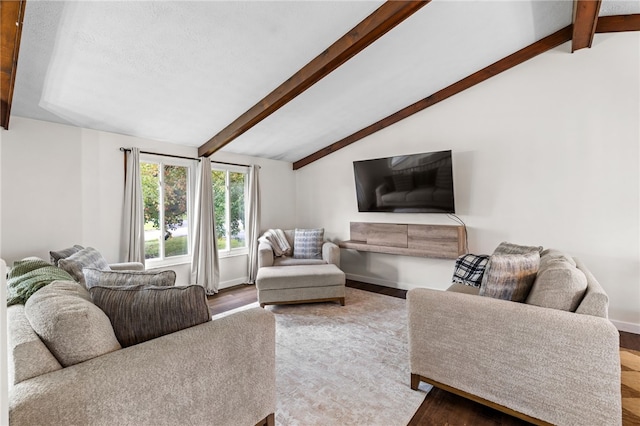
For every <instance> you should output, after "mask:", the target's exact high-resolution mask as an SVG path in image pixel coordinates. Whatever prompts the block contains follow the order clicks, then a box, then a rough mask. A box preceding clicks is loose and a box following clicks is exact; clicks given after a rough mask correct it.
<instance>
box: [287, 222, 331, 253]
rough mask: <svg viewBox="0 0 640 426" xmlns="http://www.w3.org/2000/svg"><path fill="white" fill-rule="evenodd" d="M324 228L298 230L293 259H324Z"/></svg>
mask: <svg viewBox="0 0 640 426" xmlns="http://www.w3.org/2000/svg"><path fill="white" fill-rule="evenodd" d="M323 241H324V228H316V229H299V228H296V231H295V238H294V243H293V257H294V258H296V259H322V244H323Z"/></svg>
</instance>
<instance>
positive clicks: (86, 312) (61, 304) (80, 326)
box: [24, 281, 120, 367]
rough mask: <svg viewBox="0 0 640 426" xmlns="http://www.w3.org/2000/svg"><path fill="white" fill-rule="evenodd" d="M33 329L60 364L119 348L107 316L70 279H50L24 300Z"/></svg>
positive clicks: (83, 359) (85, 291)
mask: <svg viewBox="0 0 640 426" xmlns="http://www.w3.org/2000/svg"><path fill="white" fill-rule="evenodd" d="M24 311H25V315H26V317H27V319H28V320H29V323H30V324H31V327H32V328H33V330H34V331H35V332H36V333H37V334H38V336H40V339H42V341H43V342H44V344H45V345H46V346H47V347H48V348H49V350H50V351H51V353H52V354H53V355H54V356H55V357H56V359H57V360H58V361H59V362H60V364H61V365H62V366H64V367H68V366H70V365H74V364H78V363H80V362H84V361H87V360H89V359H92V358H95V357H97V356H100V355H104V354H106V353H109V352H113V351H115V350H118V349H120V344H119V343H118V341H117V340H116V336H115V335H114V333H113V328H112V327H111V323H110V322H109V318H107V316H106V315H105V314H104V312H102V311H101V310H100V308H98V307H97V306H96V305H94V304H93V303H92V302H91V298H90V296H89V293H88V292H87V290H86V289H85V288H83V287H82V286H81V285H80V284H78V283H76V282H74V281H54V282H52V283H51V284H49V285H48V286H46V287H43V288H42V289H40V290H38V291H37V292H36V293H35V294H34V295H33V296H31V297H30V298H29V300H27V303H26V304H25V306H24Z"/></svg>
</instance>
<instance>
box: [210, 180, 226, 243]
mask: <svg viewBox="0 0 640 426" xmlns="http://www.w3.org/2000/svg"><path fill="white" fill-rule="evenodd" d="M211 184H212V185H213V205H214V214H215V221H216V236H217V237H218V250H226V249H227V172H226V171H224V170H213V171H212V172H211Z"/></svg>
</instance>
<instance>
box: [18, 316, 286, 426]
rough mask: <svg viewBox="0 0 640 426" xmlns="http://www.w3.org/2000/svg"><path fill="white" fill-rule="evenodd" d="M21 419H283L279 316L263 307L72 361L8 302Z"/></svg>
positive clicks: (48, 421)
mask: <svg viewBox="0 0 640 426" xmlns="http://www.w3.org/2000/svg"><path fill="white" fill-rule="evenodd" d="M7 313H8V358H9V418H10V424H11V425H12V426H22V425H24V426H27V425H28V426H33V425H154V426H156V425H178V424H192V425H204V424H220V425H254V424H273V423H274V417H273V413H274V412H275V404H276V399H275V320H274V317H273V314H271V313H270V312H268V311H265V310H263V309H259V308H255V309H251V310H247V311H242V312H239V313H236V314H233V315H229V316H226V317H223V318H220V319H216V320H214V321H208V322H205V323H203V324H200V325H197V326H194V327H190V328H186V329H183V330H181V331H178V332H175V333H172V334H167V335H164V336H162V337H159V338H156V339H153V340H149V341H146V342H143V343H139V344H137V345H133V346H129V347H126V348H123V349H118V350H115V351H112V352H109V353H106V354H104V355H100V356H97V357H95V358H92V359H89V360H87V361H84V362H80V363H77V364H75V365H71V366H68V367H62V366H61V364H60V363H59V362H58V360H57V359H56V358H55V357H54V356H53V354H52V353H51V352H50V351H49V349H48V348H47V346H46V345H45V344H44V343H43V341H42V340H41V339H40V338H39V337H38V335H37V334H36V333H35V331H34V330H33V329H32V327H31V325H30V322H29V320H28V319H27V316H26V315H25V306H24V305H14V306H10V307H9V308H8V312H7Z"/></svg>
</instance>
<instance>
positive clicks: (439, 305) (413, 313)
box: [407, 260, 621, 425]
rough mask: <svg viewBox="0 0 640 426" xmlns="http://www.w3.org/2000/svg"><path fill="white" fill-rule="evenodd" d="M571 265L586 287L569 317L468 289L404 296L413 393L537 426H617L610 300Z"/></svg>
mask: <svg viewBox="0 0 640 426" xmlns="http://www.w3.org/2000/svg"><path fill="white" fill-rule="evenodd" d="M575 261H576V264H577V266H576V267H577V268H578V269H579V270H580V271H582V272H583V273H584V275H585V276H586V279H587V288H586V292H585V293H584V297H583V298H582V300H581V301H580V302H579V305H578V307H577V309H576V310H575V312H568V311H564V310H558V309H550V308H545V307H540V306H534V305H532V304H528V303H517V302H512V301H506V300H499V299H494V298H490V297H481V296H478V295H477V293H478V289H477V288H473V287H470V286H466V285H464V284H454V285H452V286H451V287H450V288H449V291H437V290H429V289H414V290H411V291H409V293H408V297H407V298H408V309H409V352H410V363H411V387H412V388H413V389H417V388H418V385H419V382H420V381H424V382H428V383H431V384H433V385H435V386H436V387H439V388H442V389H444V390H447V391H450V392H454V393H456V394H459V395H462V396H464V397H467V398H469V399H472V400H475V401H477V402H480V403H483V404H485V405H488V406H491V407H493V408H497V409H499V410H501V411H504V412H507V413H508V414H511V415H515V416H517V417H520V418H523V419H525V420H528V421H530V422H533V423H538V424H546V423H551V424H557V425H620V424H621V393H620V358H619V334H618V331H617V330H616V328H615V326H614V325H613V324H612V323H611V322H610V321H609V320H608V319H607V315H608V298H607V295H606V293H605V292H604V290H603V289H602V287H601V286H600V284H599V283H598V282H597V281H596V279H595V278H594V277H593V275H592V274H591V273H590V272H589V271H588V270H587V269H586V268H585V266H584V265H583V264H582V263H581V262H580V261H579V260H575ZM534 285H536V284H535V283H534ZM554 291H556V290H555V289H554ZM556 294H557V293H556Z"/></svg>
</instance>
